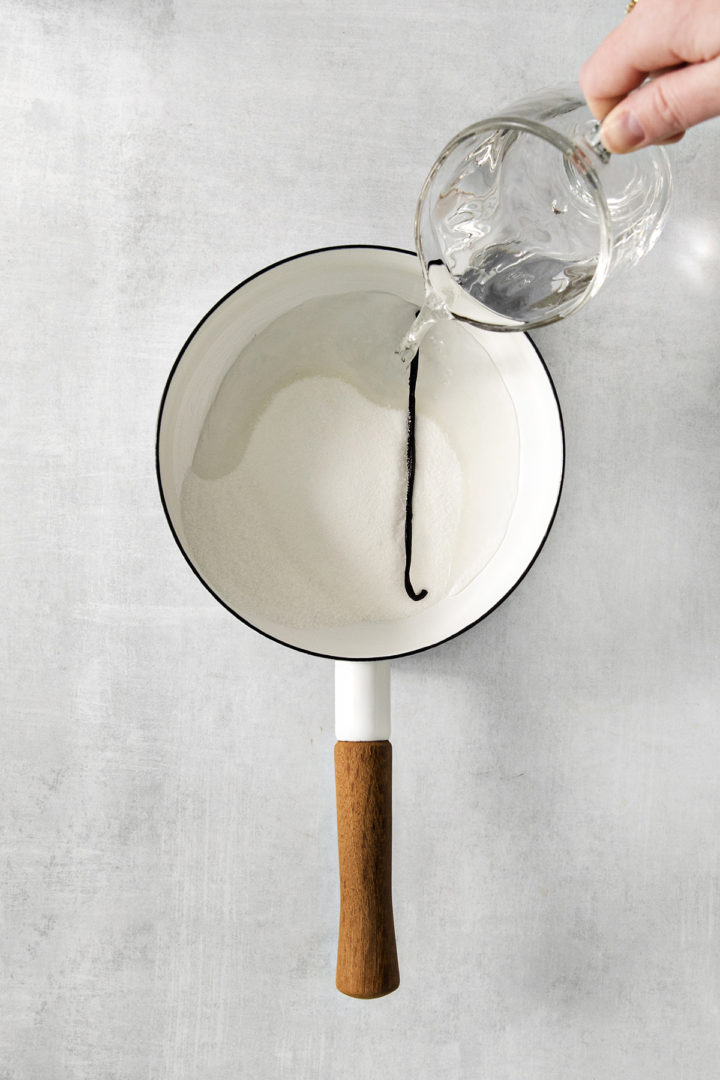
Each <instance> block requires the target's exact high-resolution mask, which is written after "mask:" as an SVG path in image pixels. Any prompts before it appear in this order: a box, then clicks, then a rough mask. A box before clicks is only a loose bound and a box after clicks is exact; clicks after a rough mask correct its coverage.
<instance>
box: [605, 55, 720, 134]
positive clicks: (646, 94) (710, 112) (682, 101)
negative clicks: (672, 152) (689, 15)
mask: <svg viewBox="0 0 720 1080" xmlns="http://www.w3.org/2000/svg"><path fill="white" fill-rule="evenodd" d="M718 113H720V59H715V60H708V61H707V62H705V63H702V64H690V65H689V66H687V67H682V68H676V69H675V70H674V71H667V72H665V73H664V74H662V75H660V76H658V77H657V78H654V79H651V80H650V82H648V83H645V85H644V86H642V87H640V89H638V90H635V91H634V93H631V94H630V95H629V97H628V98H627V99H625V100H623V101H622V102H621V103H620V104H619V105H617V106H616V107H615V108H613V109H612V110H611V112H610V113H609V114H608V115H607V116H606V117H605V120H604V122H603V125H602V130H601V137H602V141H603V143H604V145H605V146H606V147H607V148H608V150H610V151H612V152H613V153H615V154H623V153H626V152H627V151H629V150H637V149H640V148H641V147H643V146H648V145H650V144H651V143H663V142H677V141H678V139H679V138H681V137H682V134H683V132H685V131H686V130H687V129H688V128H690V127H693V125H695V124H699V123H700V122H701V121H702V120H708V119H710V117H712V116H717V115H718Z"/></svg>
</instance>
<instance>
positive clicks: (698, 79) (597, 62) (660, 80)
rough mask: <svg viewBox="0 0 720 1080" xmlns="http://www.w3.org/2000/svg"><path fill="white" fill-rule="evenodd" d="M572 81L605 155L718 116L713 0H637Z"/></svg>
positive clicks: (719, 57) (719, 31) (719, 19)
mask: <svg viewBox="0 0 720 1080" xmlns="http://www.w3.org/2000/svg"><path fill="white" fill-rule="evenodd" d="M648 76H649V77H650V78H649V81H648V82H645V79H646V78H648ZM643 84H644V85H643ZM580 86H581V88H582V92H583V94H584V95H585V99H586V101H587V103H588V105H589V106H590V109H591V111H592V113H593V115H594V116H595V117H596V118H597V119H598V120H602V121H603V124H602V131H601V137H602V141H603V144H604V145H605V146H606V147H607V148H608V150H610V151H612V152H613V153H616V154H623V153H626V152H627V151H629V150H638V149H640V148H641V147H643V146H648V145H650V144H651V143H666V142H677V141H678V139H681V138H682V137H683V134H684V133H685V131H686V130H687V129H688V128H690V127H692V126H693V125H694V124H699V123H700V121H701V120H708V119H710V117H712V116H718V115H720V2H719V0H638V2H637V5H636V6H635V7H634V8H633V9H632V11H631V12H630V13H629V14H628V15H627V16H626V17H625V18H624V19H623V21H622V22H621V23H620V24H619V25H618V26H617V27H616V28H615V29H614V30H613V31H612V33H611V34H609V35H608V37H606V38H605V40H604V41H603V42H602V44H601V45H600V46H599V47H598V48H597V49H596V50H595V52H594V53H593V55H592V56H591V57H590V59H589V60H587V61H586V62H585V63H584V64H583V66H582V68H581V69H580Z"/></svg>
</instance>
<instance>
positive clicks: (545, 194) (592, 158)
mask: <svg viewBox="0 0 720 1080" xmlns="http://www.w3.org/2000/svg"><path fill="white" fill-rule="evenodd" d="M670 192H671V176H670V168H669V164H668V159H667V155H666V154H665V151H664V150H663V149H662V148H661V147H649V148H647V149H645V150H640V151H638V152H636V153H632V154H626V155H622V156H618V155H611V154H610V153H609V152H608V151H607V150H606V149H605V147H604V146H603V145H602V143H601V141H600V125H599V124H598V122H597V121H596V120H595V119H594V118H593V116H592V114H591V113H590V110H589V109H588V107H587V105H586V104H585V101H584V99H583V97H582V94H581V93H580V90H579V89H578V88H577V87H559V88H554V89H549V90H543V91H540V92H539V93H537V94H534V95H533V96H532V97H529V98H526V99H525V100H523V101H519V102H517V103H516V104H514V105H511V106H509V107H507V108H505V109H503V110H501V111H500V112H499V113H498V114H497V115H495V116H492V117H489V118H488V119H486V120H482V121H480V122H479V123H477V124H473V125H472V126H471V127H469V128H466V129H465V130H464V131H461V132H460V134H459V135H456V136H455V138H454V139H453V140H452V141H451V142H450V143H448V145H447V146H446V147H445V149H444V150H443V151H442V153H441V154H440V156H439V157H438V159H437V161H436V162H435V164H434V165H433V167H432V169H431V171H430V173H429V175H428V177H427V179H426V181H425V184H424V186H423V189H422V192H421V194H420V199H419V201H418V208H417V213H416V219H415V238H416V244H417V251H418V255H419V256H420V260H421V263H422V266H423V272H424V274H425V279H426V284H427V285H428V287H429V292H430V297H431V304H432V303H433V302H434V303H435V304H437V305H438V306H442V307H444V308H445V309H447V310H449V312H450V313H451V314H453V315H454V316H456V317H457V318H460V319H463V320H465V321H468V322H472V323H474V324H475V325H478V326H481V327H484V328H486V329H491V330H529V329H532V328H533V327H537V326H544V325H546V324H547V323H552V322H555V321H557V320H558V319H564V318H566V316H568V315H570V314H571V313H572V312H574V311H577V309H578V308H579V307H581V306H582V305H583V304H584V303H586V302H587V301H588V300H589V299H590V298H591V297H592V296H594V295H595V294H596V293H597V291H598V289H599V288H600V287H601V285H602V284H603V282H604V281H605V280H606V278H607V277H608V275H609V274H610V273H612V272H614V271H615V270H616V269H617V268H619V267H620V266H632V265H634V264H635V263H636V262H637V261H638V259H640V258H641V257H642V256H643V255H644V254H645V253H646V252H647V251H649V250H650V248H651V247H652V246H653V244H654V243H655V241H656V240H657V238H658V236H659V235H660V232H661V230H662V227H663V225H664V222H665V218H666V215H667V210H668V204H669V199H670Z"/></svg>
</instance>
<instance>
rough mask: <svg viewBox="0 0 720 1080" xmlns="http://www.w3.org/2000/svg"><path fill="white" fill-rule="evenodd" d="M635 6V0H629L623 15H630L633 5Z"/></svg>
mask: <svg viewBox="0 0 720 1080" xmlns="http://www.w3.org/2000/svg"><path fill="white" fill-rule="evenodd" d="M636 4H637V0H630V3H629V4H628V6H627V7H626V8H625V14H626V15H629V14H630V12H631V11H632V9H633V8H634V7H635V5H636Z"/></svg>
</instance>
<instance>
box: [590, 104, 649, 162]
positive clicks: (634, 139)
mask: <svg viewBox="0 0 720 1080" xmlns="http://www.w3.org/2000/svg"><path fill="white" fill-rule="evenodd" d="M600 138H601V139H602V141H603V143H604V145H605V146H607V148H608V150H610V151H611V152H612V153H613V154H624V153H625V151H626V150H632V149H633V147H635V146H639V145H640V143H641V142H642V141H643V139H644V138H645V132H644V131H643V129H642V128H641V127H640V121H639V120H638V118H637V116H636V115H635V113H633V112H630V109H618V110H614V111H613V112H611V113H610V115H609V116H607V117H605V121H604V123H603V126H602V129H601V131H600Z"/></svg>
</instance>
